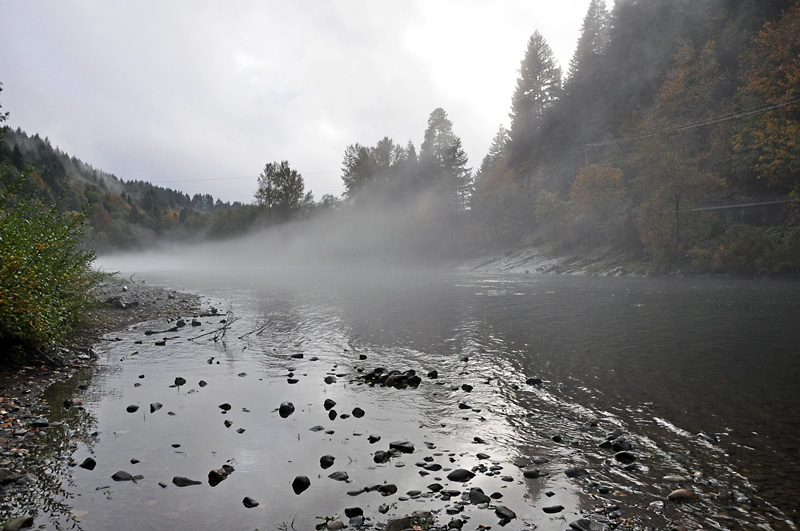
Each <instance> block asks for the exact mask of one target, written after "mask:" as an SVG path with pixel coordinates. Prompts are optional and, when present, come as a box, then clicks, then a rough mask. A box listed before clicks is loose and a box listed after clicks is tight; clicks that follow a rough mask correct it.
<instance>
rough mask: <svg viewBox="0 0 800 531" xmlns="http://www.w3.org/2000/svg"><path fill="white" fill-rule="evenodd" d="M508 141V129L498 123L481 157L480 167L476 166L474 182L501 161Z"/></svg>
mask: <svg viewBox="0 0 800 531" xmlns="http://www.w3.org/2000/svg"><path fill="white" fill-rule="evenodd" d="M508 142H509V136H508V130H507V129H506V128H505V127H503V124H500V128H499V129H498V130H497V133H495V135H494V138H493V139H492V145H491V146H489V152H488V153H487V154H486V156H485V157H483V160H482V161H481V165H480V168H478V171H477V173H475V182H476V183H477V182H479V181H480V180H481V179H482V178H483V177H485V176H486V175H487V174H489V173H491V172H492V171H493V170H494V169H495V168H497V167H498V166H499V165H500V164H501V163H502V162H503V160H504V158H505V156H506V153H507V150H508Z"/></svg>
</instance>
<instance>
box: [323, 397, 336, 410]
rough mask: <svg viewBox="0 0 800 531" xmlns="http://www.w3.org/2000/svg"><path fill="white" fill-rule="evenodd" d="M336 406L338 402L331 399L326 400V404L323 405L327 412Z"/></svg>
mask: <svg viewBox="0 0 800 531" xmlns="http://www.w3.org/2000/svg"><path fill="white" fill-rule="evenodd" d="M335 405H336V402H335V401H334V400H331V399H330V398H326V399H325V402H323V403H322V406H323V407H324V408H325V411H328V410H330V409H331V408H332V407H333V406H335Z"/></svg>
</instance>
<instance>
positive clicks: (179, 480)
mask: <svg viewBox="0 0 800 531" xmlns="http://www.w3.org/2000/svg"><path fill="white" fill-rule="evenodd" d="M172 484H173V485H175V486H176V487H189V486H191V485H202V484H203V482H202V481H196V480H194V479H189V478H185V477H183V476H175V477H174V478H172Z"/></svg>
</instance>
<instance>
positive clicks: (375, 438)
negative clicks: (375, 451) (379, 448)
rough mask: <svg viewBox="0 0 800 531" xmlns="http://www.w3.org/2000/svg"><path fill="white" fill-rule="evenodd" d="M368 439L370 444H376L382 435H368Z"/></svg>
mask: <svg viewBox="0 0 800 531" xmlns="http://www.w3.org/2000/svg"><path fill="white" fill-rule="evenodd" d="M367 440H368V441H369V443H370V444H375V443H376V442H378V441H380V440H381V436H380V435H369V436H368V437H367Z"/></svg>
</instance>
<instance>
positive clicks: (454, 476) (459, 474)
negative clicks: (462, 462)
mask: <svg viewBox="0 0 800 531" xmlns="http://www.w3.org/2000/svg"><path fill="white" fill-rule="evenodd" d="M474 477H475V474H473V473H472V472H470V471H469V470H466V469H463V468H457V469H455V470H453V471H452V472H450V473H449V474H447V479H449V480H450V481H457V482H459V483H463V482H465V481H469V480H471V479H472V478H474Z"/></svg>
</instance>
